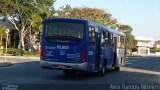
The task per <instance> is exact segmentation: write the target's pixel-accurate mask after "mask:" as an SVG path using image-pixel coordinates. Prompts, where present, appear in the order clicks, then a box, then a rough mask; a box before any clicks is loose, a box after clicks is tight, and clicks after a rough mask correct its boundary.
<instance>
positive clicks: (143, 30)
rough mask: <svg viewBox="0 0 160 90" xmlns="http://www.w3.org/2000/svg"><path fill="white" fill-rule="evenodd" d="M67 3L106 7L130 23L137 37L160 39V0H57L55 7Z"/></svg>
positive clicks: (119, 19) (121, 20)
mask: <svg viewBox="0 0 160 90" xmlns="http://www.w3.org/2000/svg"><path fill="white" fill-rule="evenodd" d="M67 4H68V5H70V6H71V7H72V8H74V7H83V6H85V7H91V8H92V7H94V8H100V9H104V10H106V11H107V12H109V13H111V14H112V16H113V17H114V18H116V19H117V20H118V22H119V23H121V24H127V25H130V26H131V27H132V28H133V35H134V36H135V37H137V36H138V37H139V36H142V37H149V38H153V39H154V40H158V39H159V40H160V0H56V2H55V3H54V7H55V9H58V8H59V7H61V6H65V5H67Z"/></svg>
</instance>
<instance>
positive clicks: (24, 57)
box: [0, 56, 40, 59]
mask: <svg viewBox="0 0 160 90" xmlns="http://www.w3.org/2000/svg"><path fill="white" fill-rule="evenodd" d="M0 57H5V56H0ZM7 58H23V59H40V58H39V57H26V56H7Z"/></svg>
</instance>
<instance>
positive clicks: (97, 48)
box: [95, 32, 100, 70]
mask: <svg viewBox="0 0 160 90" xmlns="http://www.w3.org/2000/svg"><path fill="white" fill-rule="evenodd" d="M95 41H96V43H95V50H96V52H95V54H96V56H95V69H96V70H99V64H100V33H97V32H95Z"/></svg>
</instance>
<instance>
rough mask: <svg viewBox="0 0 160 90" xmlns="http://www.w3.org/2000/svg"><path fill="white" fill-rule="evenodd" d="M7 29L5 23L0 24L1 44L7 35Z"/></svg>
mask: <svg viewBox="0 0 160 90" xmlns="http://www.w3.org/2000/svg"><path fill="white" fill-rule="evenodd" d="M5 30H6V27H5V26H3V25H0V46H2V38H3V37H4V35H5Z"/></svg>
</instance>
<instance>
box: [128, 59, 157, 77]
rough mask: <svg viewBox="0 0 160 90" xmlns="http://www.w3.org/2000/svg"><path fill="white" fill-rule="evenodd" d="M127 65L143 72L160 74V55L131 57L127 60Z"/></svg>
mask: <svg viewBox="0 0 160 90" xmlns="http://www.w3.org/2000/svg"><path fill="white" fill-rule="evenodd" d="M125 67H127V68H132V69H135V71H138V70H139V72H141V73H146V74H147V73H148V74H154V73H155V74H157V75H160V57H130V58H128V59H127V60H126V65H125Z"/></svg>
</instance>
